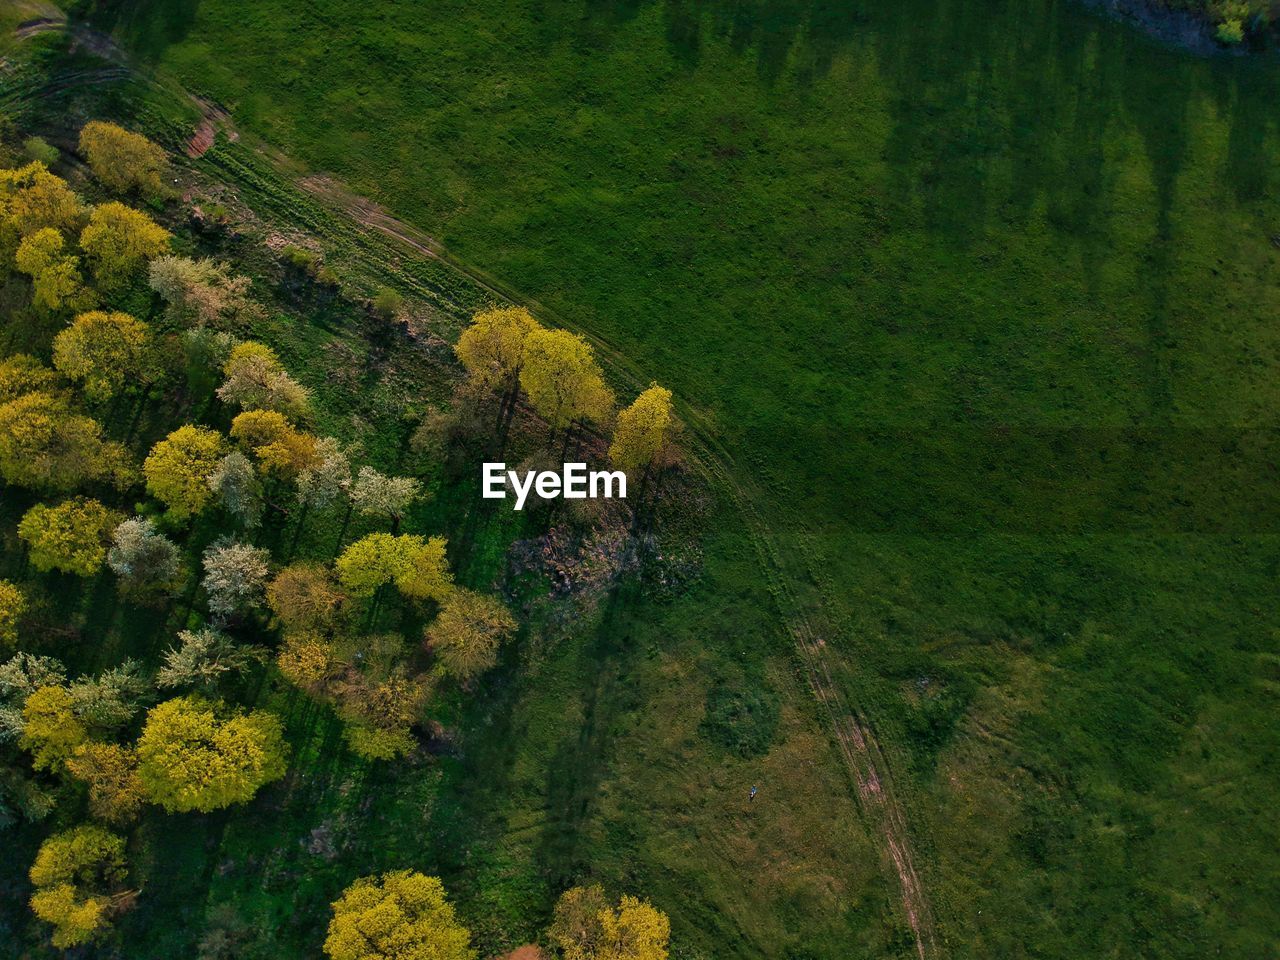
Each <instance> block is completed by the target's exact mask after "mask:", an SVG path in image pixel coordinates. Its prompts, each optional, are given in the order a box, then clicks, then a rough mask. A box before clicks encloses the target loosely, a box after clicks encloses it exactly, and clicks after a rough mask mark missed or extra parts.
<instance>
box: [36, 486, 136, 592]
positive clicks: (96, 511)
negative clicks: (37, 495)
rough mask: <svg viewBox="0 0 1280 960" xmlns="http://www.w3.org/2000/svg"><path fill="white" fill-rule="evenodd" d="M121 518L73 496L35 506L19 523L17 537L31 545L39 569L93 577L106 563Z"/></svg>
mask: <svg viewBox="0 0 1280 960" xmlns="http://www.w3.org/2000/svg"><path fill="white" fill-rule="evenodd" d="M121 519H123V518H122V517H121V516H120V514H118V513H116V512H115V511H114V510H110V509H108V508H107V507H104V506H103V505H102V504H101V503H99V502H98V501H97V500H90V499H89V498H87V497H73V498H72V499H70V500H64V501H63V502H62V503H59V504H57V505H55V506H47V505H46V504H42V503H39V504H36V505H35V506H34V507H32V508H31V509H30V510H28V511H27V512H26V514H24V515H23V517H22V520H21V521H19V523H18V536H19V537H21V538H22V539H23V540H25V541H26V542H27V544H28V546H30V548H31V565H32V566H33V567H35V568H36V569H37V570H62V571H63V572H65V573H76V574H79V575H80V576H82V577H90V576H93V574H95V573H97V572H98V570H99V569H100V568H101V567H102V562H103V561H104V560H106V558H107V546H108V544H110V542H111V532H112V531H113V530H114V529H115V527H116V524H118V523H119V522H120V521H121Z"/></svg>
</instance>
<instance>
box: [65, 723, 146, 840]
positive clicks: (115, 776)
mask: <svg viewBox="0 0 1280 960" xmlns="http://www.w3.org/2000/svg"><path fill="white" fill-rule="evenodd" d="M66 768H67V772H68V773H69V774H71V775H72V776H73V777H75V778H76V779H77V780H80V781H83V782H84V783H85V784H87V785H88V787H89V810H90V811H91V812H92V813H93V815H94V816H95V817H98V818H99V819H101V820H107V821H109V822H111V823H118V824H124V823H128V822H129V821H130V820H132V819H133V818H134V817H135V816H137V815H138V811H139V810H140V809H141V808H142V801H143V791H142V781H141V780H140V779H139V778H138V754H137V751H136V750H134V749H133V748H132V747H122V746H120V745H119V744H115V743H96V742H94V741H89V742H88V743H82V744H80V745H79V746H78V747H76V748H75V751H74V753H72V755H71V756H70V757H68V758H67V760H66Z"/></svg>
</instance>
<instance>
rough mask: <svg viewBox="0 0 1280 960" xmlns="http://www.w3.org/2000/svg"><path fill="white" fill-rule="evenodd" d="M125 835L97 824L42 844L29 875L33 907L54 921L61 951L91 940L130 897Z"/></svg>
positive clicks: (67, 831)
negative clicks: (126, 894)
mask: <svg viewBox="0 0 1280 960" xmlns="http://www.w3.org/2000/svg"><path fill="white" fill-rule="evenodd" d="M125 876H126V872H125V860H124V839H123V838H122V837H118V836H116V835H115V834H114V833H111V832H110V831H108V830H104V829H102V828H101V827H95V826H87V825H86V826H80V827H75V828H73V829H71V830H64V831H63V832H62V833H56V834H54V835H53V836H51V837H50V838H49V839H48V840H46V841H45V842H44V843H43V844H41V846H40V851H39V852H38V853H37V854H36V860H35V863H33V864H32V865H31V872H30V879H31V884H32V886H34V887H35V894H34V895H33V896H32V897H31V910H32V912H33V913H35V915H36V916H37V917H39V918H40V919H41V920H44V921H45V922H46V923H51V924H53V945H54V946H55V947H58V948H59V949H63V950H65V949H67V948H69V947H74V946H78V945H80V944H83V943H88V942H89V941H90V940H92V939H93V938H94V937H95V936H97V935H98V934H99V933H101V932H102V931H103V930H104V929H105V928H106V926H107V923H108V921H109V919H110V917H111V914H112V913H113V912H114V911H115V910H118V909H119V908H120V907H121V906H122V905H123V903H124V902H125V901H126V900H127V898H125V897H122V896H121V895H120V892H121V889H122V887H123V885H124V880H125Z"/></svg>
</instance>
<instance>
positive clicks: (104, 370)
mask: <svg viewBox="0 0 1280 960" xmlns="http://www.w3.org/2000/svg"><path fill="white" fill-rule="evenodd" d="M148 347H149V335H148V330H147V325H146V324H145V323H143V322H142V321H140V320H135V319H134V318H133V317H131V316H129V314H127V313H120V312H117V311H113V312H111V313H107V312H105V311H102V310H91V311H89V312H88V313H82V314H80V315H79V316H78V317H76V318H75V320H73V321H72V322H71V325H70V326H69V327H67V328H66V329H65V330H63V331H62V332H60V333H59V334H58V335H57V336H56V337H54V338H53V365H54V367H56V368H57V370H58V372H59V373H61V374H62V375H63V376H65V377H67V378H68V379H69V380H78V381H80V382H81V383H83V384H84V392H85V396H87V397H88V398H89V399H91V400H109V399H111V397H113V396H115V395H116V393H118V392H119V391H120V390H121V388H123V387H127V386H131V385H134V384H141V383H146V382H147V381H148V380H149V379H150V371H149V370H148V363H147V360H148Z"/></svg>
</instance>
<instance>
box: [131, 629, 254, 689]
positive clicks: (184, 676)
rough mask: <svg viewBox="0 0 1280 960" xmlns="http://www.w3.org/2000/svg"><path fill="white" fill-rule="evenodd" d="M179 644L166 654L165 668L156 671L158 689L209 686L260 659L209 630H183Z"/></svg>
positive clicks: (251, 650)
mask: <svg viewBox="0 0 1280 960" xmlns="http://www.w3.org/2000/svg"><path fill="white" fill-rule="evenodd" d="M178 641H179V645H178V646H177V647H170V648H169V649H168V650H166V651H165V654H164V666H162V667H161V668H160V669H159V670H158V671H157V672H156V686H158V687H187V686H201V687H209V686H212V685H213V684H215V683H217V681H218V680H220V679H221V678H222V677H223V676H225V675H226V674H228V673H239V672H240V671H242V670H244V669H245V668H246V667H248V666H249V665H250V664H252V663H254V662H255V661H257V660H259V659H260V655H259V651H258V650H257V649H255V648H253V647H250V646H247V645H245V644H240V643H236V642H235V641H234V640H232V639H231V638H230V637H228V636H227V635H226V634H224V633H220V632H219V631H217V630H214V629H212V628H210V627H204V628H203V629H200V630H183V631H182V632H181V633H179V634H178Z"/></svg>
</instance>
